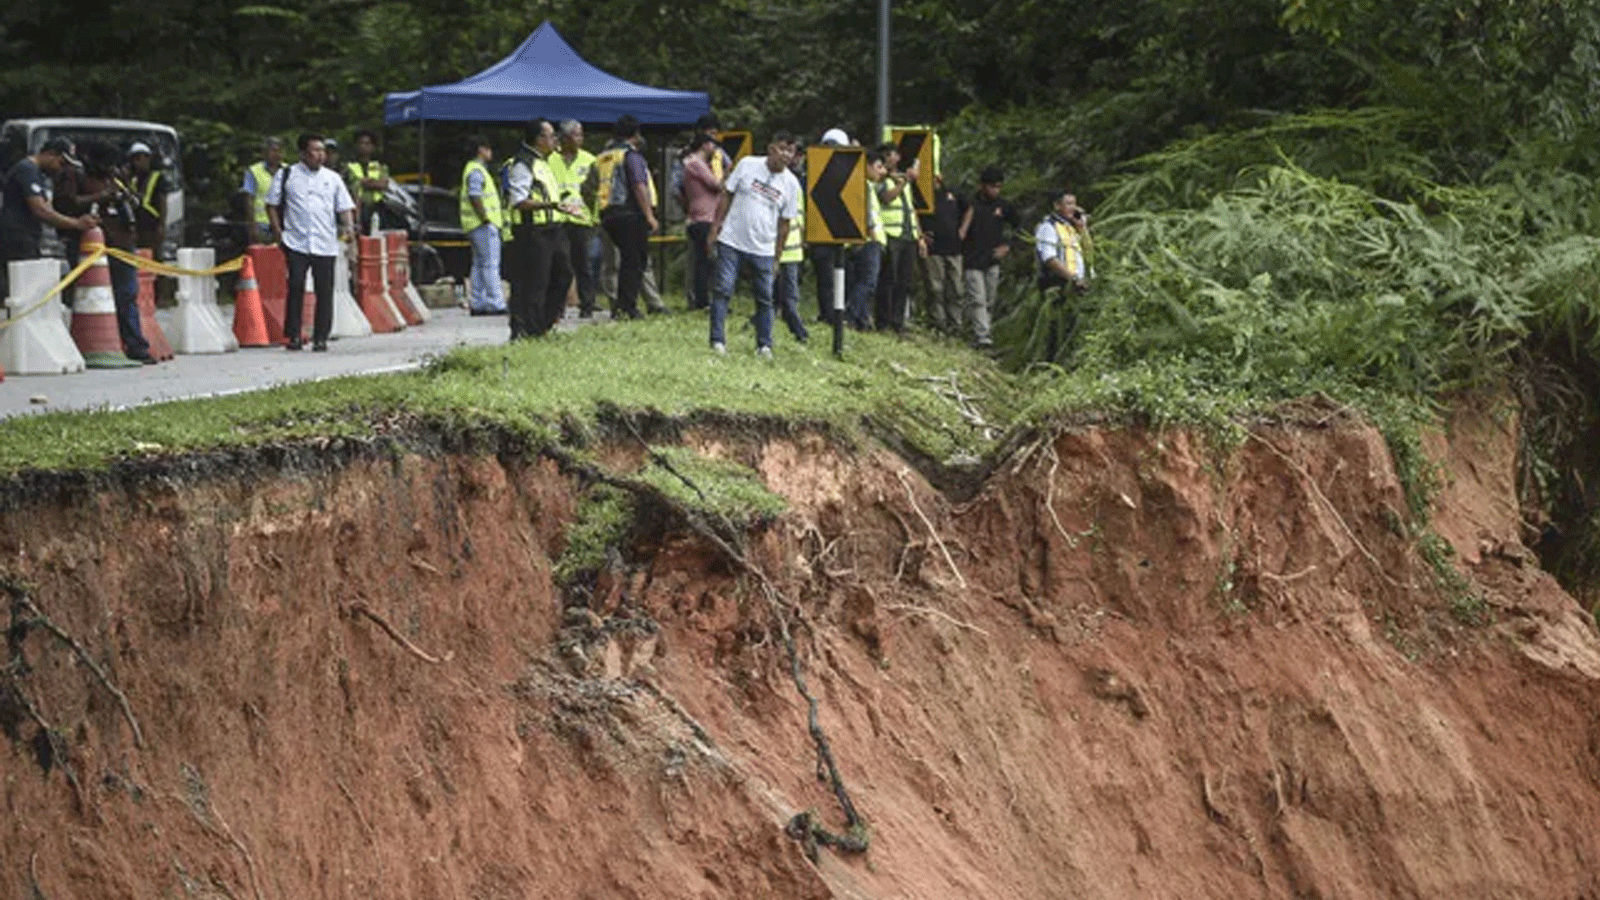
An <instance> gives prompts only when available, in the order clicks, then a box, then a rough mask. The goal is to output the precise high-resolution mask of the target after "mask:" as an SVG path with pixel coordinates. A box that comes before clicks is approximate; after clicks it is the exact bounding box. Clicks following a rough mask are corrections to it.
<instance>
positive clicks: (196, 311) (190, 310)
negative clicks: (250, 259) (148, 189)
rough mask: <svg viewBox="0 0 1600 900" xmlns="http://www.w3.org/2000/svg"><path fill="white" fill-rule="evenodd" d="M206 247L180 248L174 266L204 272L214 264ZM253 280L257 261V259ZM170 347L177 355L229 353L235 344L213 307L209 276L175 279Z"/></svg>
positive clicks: (213, 256) (214, 299)
mask: <svg viewBox="0 0 1600 900" xmlns="http://www.w3.org/2000/svg"><path fill="white" fill-rule="evenodd" d="M215 260H216V254H215V253H214V252H213V251H212V250H211V248H210V247H182V248H179V250H178V267H179V268H182V269H189V270H191V271H206V270H209V269H211V268H212V267H213V266H214V265H215ZM256 262H257V270H258V274H257V277H258V278H259V277H260V274H259V267H260V261H259V260H257V261H256ZM172 346H173V349H175V350H177V351H178V352H179V353H231V352H233V351H235V350H238V349H239V341H238V339H237V338H235V337H234V336H233V332H232V331H231V330H229V328H228V325H227V323H226V321H225V320H224V319H223V317H222V310H221V309H219V308H217V280H216V278H215V277H214V276H211V275H180V276H178V315H177V318H176V320H175V321H174V324H173V328H172Z"/></svg>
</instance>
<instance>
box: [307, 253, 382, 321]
mask: <svg viewBox="0 0 1600 900" xmlns="http://www.w3.org/2000/svg"><path fill="white" fill-rule="evenodd" d="M307 274H308V276H309V273H307ZM308 287H309V283H308ZM371 333H372V323H371V322H368V321H367V317H366V316H364V315H362V313H361V306H360V304H358V303H356V295H355V294H352V293H350V258H349V257H348V256H346V255H345V254H344V253H342V252H341V253H340V254H339V256H338V259H337V261H335V262H334V264H333V333H332V336H333V337H336V338H354V337H366V336H367V335H369V334H371Z"/></svg>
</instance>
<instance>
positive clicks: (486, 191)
mask: <svg viewBox="0 0 1600 900" xmlns="http://www.w3.org/2000/svg"><path fill="white" fill-rule="evenodd" d="M473 170H477V171H479V172H481V173H483V196H482V197H480V198H479V199H480V200H482V201H483V212H484V216H485V217H484V218H481V219H480V218H478V211H477V210H476V209H474V208H473V206H472V197H471V196H470V195H469V194H468V193H467V180H468V179H469V178H471V177H472V173H473ZM486 222H487V223H488V224H490V225H493V226H494V227H496V228H499V227H500V226H501V225H503V224H505V217H504V216H502V215H501V214H500V186H499V185H498V184H496V183H495V180H494V175H492V174H490V172H489V167H488V166H486V165H484V164H483V160H481V159H478V158H477V157H476V156H474V157H473V158H472V159H469V160H467V164H466V165H464V166H462V167H461V230H462V231H471V230H473V229H474V228H477V227H478V226H479V225H482V224H484V223H486Z"/></svg>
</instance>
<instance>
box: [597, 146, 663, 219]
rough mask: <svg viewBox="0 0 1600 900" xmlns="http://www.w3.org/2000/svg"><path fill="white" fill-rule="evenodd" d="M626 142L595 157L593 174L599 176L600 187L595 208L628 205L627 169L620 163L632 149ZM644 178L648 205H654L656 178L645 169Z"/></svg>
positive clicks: (652, 206) (601, 208)
mask: <svg viewBox="0 0 1600 900" xmlns="http://www.w3.org/2000/svg"><path fill="white" fill-rule="evenodd" d="M632 149H633V148H632V147H629V146H628V145H627V144H622V145H620V146H617V147H610V148H607V149H606V151H605V152H604V153H601V154H600V155H599V156H597V157H595V160H594V169H595V175H597V176H598V177H599V184H600V188H599V191H598V192H597V193H596V195H595V198H594V206H595V209H596V210H603V209H606V208H607V207H612V206H627V205H628V194H629V190H628V169H627V166H624V165H622V160H623V159H624V158H625V157H626V156H627V155H628V151H629V150H632ZM645 179H646V181H647V183H648V184H649V187H650V206H651V208H652V209H653V208H654V207H655V205H656V178H655V176H654V175H652V174H651V173H650V169H649V168H648V167H647V168H646V169H645Z"/></svg>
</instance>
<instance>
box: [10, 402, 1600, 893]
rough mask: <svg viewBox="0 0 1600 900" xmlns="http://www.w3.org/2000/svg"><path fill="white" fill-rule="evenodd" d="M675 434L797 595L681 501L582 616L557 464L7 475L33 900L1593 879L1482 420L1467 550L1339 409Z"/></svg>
mask: <svg viewBox="0 0 1600 900" xmlns="http://www.w3.org/2000/svg"><path fill="white" fill-rule="evenodd" d="M684 440H685V443H686V444H688V445H689V446H691V447H692V448H694V449H695V450H696V451H697V452H700V453H703V454H706V455H711V456H718V457H723V458H727V459H732V460H735V461H737V462H740V463H742V464H744V465H747V466H749V467H751V468H752V469H754V470H756V471H757V472H759V473H760V475H761V478H762V480H763V481H764V482H765V484H766V485H767V486H768V487H769V488H770V489H771V490H773V491H775V492H777V493H779V494H781V495H782V496H784V497H785V498H786V499H787V500H788V503H789V512H787V513H786V514H784V515H783V516H781V517H780V518H779V519H778V520H777V521H776V522H773V523H771V524H769V525H766V526H763V527H759V528H755V529H752V530H751V531H750V532H749V533H747V534H746V535H745V536H744V542H743V546H742V550H741V552H742V555H743V556H744V557H745V558H746V559H747V560H748V561H749V562H750V563H751V564H752V565H753V566H755V567H756V569H757V570H759V572H760V573H761V575H760V576H758V575H755V574H752V572H751V571H749V570H746V569H742V568H741V567H740V566H739V565H737V564H735V563H734V562H733V561H731V560H730V558H729V557H728V555H727V554H726V553H725V552H723V551H722V550H720V549H719V548H718V547H717V546H716V545H715V543H714V542H712V541H711V540H708V539H707V537H706V536H704V535H703V534H701V533H698V532H696V531H695V530H693V529H691V528H689V527H687V526H686V525H685V523H684V522H682V521H679V520H674V519H673V518H672V517H671V516H668V515H661V516H656V517H654V518H652V520H651V521H649V522H646V523H643V524H641V526H640V527H639V528H637V529H635V531H634V533H633V535H632V537H631V539H630V541H629V542H628V545H627V546H625V547H620V548H618V550H617V552H615V553H613V554H612V555H611V561H610V563H609V564H608V565H607V566H606V567H605V570H604V571H603V572H602V573H601V575H600V577H599V579H598V581H597V582H596V584H595V585H594V590H593V591H592V592H591V593H590V594H588V596H587V597H586V599H585V600H584V604H585V605H582V606H581V607H580V606H579V605H576V604H574V603H573V600H572V598H570V597H564V596H563V595H562V593H561V592H560V591H559V590H558V589H557V588H556V587H555V585H554V582H553V578H552V572H553V568H554V561H555V560H556V559H557V558H558V557H559V556H560V555H561V553H562V552H563V550H564V548H565V544H566V540H567V526H568V524H569V523H570V522H571V521H572V520H573V518H574V515H575V512H576V510H577V509H578V506H579V504H580V503H581V502H582V501H583V497H584V492H585V491H587V490H588V489H589V487H588V485H587V482H586V480H585V479H584V478H583V477H580V475H579V474H577V473H575V472H573V471H571V470H570V469H565V470H564V469H563V468H562V466H560V465H558V464H557V463H556V462H554V461H552V460H551V459H549V458H546V457H542V456H538V455H530V454H524V453H520V452H513V451H506V450H504V449H502V452H498V453H494V452H467V451H463V452H434V453H425V452H410V453H399V454H386V453H380V452H369V451H360V450H357V451H348V450H347V451H345V452H337V451H338V448H332V449H327V450H319V449H318V448H300V449H299V450H297V451H296V452H295V453H294V454H291V455H290V456H289V457H287V458H282V459H280V458H278V457H271V456H269V455H267V454H262V455H260V456H257V457H254V458H252V459H249V460H245V461H243V463H244V465H243V466H242V467H240V468H241V469H242V471H247V472H250V473H253V474H248V475H240V474H231V475H230V474H228V472H227V470H228V469H229V468H231V467H230V466H227V465H222V466H217V465H207V466H196V465H194V464H192V463H186V462H182V461H179V462H166V463H158V464H155V465H154V466H151V465H143V466H141V467H140V468H138V470H137V471H136V472H133V471H130V473H126V477H124V478H121V479H120V480H119V479H118V478H112V479H106V480H98V481H79V482H73V481H70V480H69V481H61V480H57V481H48V482H40V483H41V484H45V485H46V486H45V487H44V488H39V486H38V485H35V489H32V490H29V491H26V492H25V491H23V490H22V489H21V488H20V487H18V488H16V489H15V490H13V492H12V496H11V498H10V500H9V505H8V508H7V509H6V510H5V511H4V513H3V514H0V552H3V555H4V561H3V563H0V567H3V568H4V569H5V570H6V571H7V573H8V574H9V577H10V578H11V582H12V583H11V587H10V592H9V599H10V606H11V608H10V618H9V620H8V624H9V628H10V630H9V632H8V637H9V641H8V647H7V654H6V657H5V665H6V668H5V670H4V676H3V679H0V685H3V686H0V726H3V728H4V731H5V734H6V735H7V738H8V739H7V740H6V741H5V742H4V745H3V746H0V773H3V778H4V808H5V818H4V823H3V825H0V893H3V894H4V896H18V897H25V898H30V900H31V898H33V897H43V898H47V900H92V898H108V900H111V898H116V900H122V898H127V900H134V898H139V900H145V898H204V900H222V898H230V900H301V898H328V900H333V898H339V900H345V898H349V900H358V898H360V900H365V898H374V897H385V898H387V897H393V898H407V900H435V898H437V900H513V898H516V900H520V898H594V900H600V898H641V900H643V898H651V900H654V898H680V897H681V898H723V897H727V898H757V897H759V898H765V897H780V898H791V897H792V898H827V897H840V898H980V897H981V898H1135V897H1137V898H1148V897H1171V898H1196V897H1219V898H1229V900H1246V898H1258V897H1259V898H1268V897H1320V898H1335V897H1349V898H1370V897H1421V898H1426V897H1450V898H1496V900H1503V898H1574V900H1576V898H1600V835H1597V831H1600V829H1596V827H1595V823H1596V822H1600V641H1597V639H1596V636H1595V633H1594V630H1593V627H1592V623H1591V622H1590V621H1589V620H1588V618H1587V616H1586V615H1585V614H1584V612H1583V611H1582V610H1580V609H1579V608H1578V606H1577V605H1576V604H1575V603H1574V602H1573V601H1572V600H1571V599H1570V598H1568V597H1567V596H1566V595H1565V594H1564V593H1563V592H1562V591H1561V590H1560V589H1559V587H1558V586H1557V585H1556V584H1555V583H1554V582H1553V581H1552V580H1551V579H1550V578H1549V577H1548V576H1547V575H1545V574H1544V573H1543V572H1542V571H1541V570H1540V569H1539V568H1538V567H1537V562H1536V560H1535V559H1534V558H1533V557H1532V556H1531V554H1529V553H1528V552H1527V551H1526V550H1525V549H1523V547H1522V544H1521V543H1520V540H1519V519H1518V510H1517V504H1516V501H1515V496H1514V491H1513V486H1512V480H1513V478H1512V471H1513V463H1514V460H1513V449H1514V448H1513V441H1512V436H1511V431H1510V426H1509V425H1507V424H1505V423H1503V422H1497V420H1496V419H1495V417H1493V416H1470V417H1464V418H1463V419H1461V420H1460V421H1458V422H1457V423H1455V425H1454V426H1453V427H1452V429H1451V431H1450V433H1449V434H1446V435H1442V436H1440V438H1439V439H1438V440H1436V441H1435V442H1433V450H1434V452H1435V455H1436V457H1437V458H1438V460H1439V461H1440V462H1441V464H1442V465H1443V471H1444V473H1445V476H1446V483H1445V487H1444V490H1443V491H1442V493H1441V495H1440V498H1439V500H1438V501H1437V504H1436V505H1437V509H1436V512H1435V515H1434V528H1435V529H1436V531H1437V533H1438V534H1439V535H1442V536H1443V538H1444V539H1445V540H1447V541H1448V543H1449V545H1451V547H1452V548H1453V550H1454V553H1453V554H1450V555H1449V557H1448V559H1446V560H1445V565H1444V566H1443V567H1442V568H1441V567H1436V566H1434V565H1431V564H1430V563H1429V562H1428V561H1427V557H1428V554H1427V553H1424V552H1423V551H1422V550H1421V549H1420V548H1421V547H1422V544H1423V541H1422V540H1419V536H1418V535H1416V534H1413V533H1412V531H1411V529H1410V528H1409V526H1408V525H1407V515H1406V513H1405V510H1406V498H1405V496H1404V492H1403V491H1402V489H1401V486H1400V484H1399V482H1398V480H1397V479H1396V476H1395V473H1394V468H1393V465H1392V463H1391V461H1390V458H1389V455H1388V452H1387V450H1386V448H1385V445H1384V443H1383V441H1382V440H1381V438H1380V437H1379V436H1378V435H1377V434H1376V433H1375V432H1373V431H1372V430H1371V429H1369V428H1366V427H1363V426H1360V425H1358V424H1355V423H1350V422H1345V421H1342V420H1339V419H1337V418H1334V419H1333V420H1331V421H1323V422H1321V423H1320V424H1302V425H1297V426H1294V427H1287V426H1274V427H1267V426H1263V427H1259V428H1257V429H1256V431H1255V436H1253V437H1251V438H1250V439H1247V440H1246V441H1245V442H1244V443H1243V445H1242V446H1240V447H1238V448H1236V449H1233V450H1230V451H1228V452H1226V453H1217V452H1214V451H1210V450H1207V449H1205V448H1204V447H1202V446H1200V445H1199V444H1198V443H1197V442H1195V441H1194V440H1193V439H1191V438H1190V437H1189V436H1187V435H1184V434H1181V433H1166V434H1154V433H1146V432H1141V431H1137V430H1126V429H1098V428H1085V429H1082V430H1068V431H1065V432H1062V433H1060V434H1058V435H1054V436H1050V437H1047V438H1041V439H1039V440H1037V441H1035V442H1033V443H1031V444H1028V445H1027V446H1024V447H1021V448H1019V449H1018V450H1016V452H1014V453H1013V454H1011V455H1010V456H1009V457H1008V458H1007V459H1006V460H1004V461H1003V462H1002V464H1001V465H1000V466H999V467H998V468H997V469H996V470H995V471H994V473H993V474H992V475H991V476H990V477H989V478H988V480H987V481H986V483H985V484H984V486H983V488H982V490H981V491H980V492H979V493H978V495H977V496H976V497H975V498H972V499H970V500H966V501H963V502H960V503H957V502H953V501H951V500H950V499H948V498H946V497H945V496H943V495H941V494H940V493H938V492H937V491H935V490H933V489H932V488H930V487H929V486H928V483H927V482H926V481H925V480H923V479H922V478H921V477H920V476H918V475H917V474H916V473H915V472H913V471H911V470H910V469H908V468H907V466H906V465H905V464H904V463H903V462H901V461H900V460H899V459H898V458H896V457H894V456H893V455H891V454H889V453H887V452H884V451H876V450H871V449H864V448H859V447H857V448H854V449H852V450H848V451H847V450H842V449H840V448H839V447H837V446H836V445H835V444H833V443H831V442H830V441H829V440H828V439H826V438H824V437H821V436H812V435H805V434H800V435H794V434H789V435H786V436H782V437H753V436H750V435H748V434H743V433H738V432H731V431H717V430H711V429H704V430H698V431H691V432H689V433H688V434H686V435H685V438H684ZM605 456H606V458H607V460H608V463H609V464H610V465H612V466H614V467H616V468H617V469H618V470H626V469H627V468H629V467H635V466H642V465H646V464H647V462H646V457H645V455H644V454H642V453H640V452H637V451H636V450H633V449H631V448H629V447H627V446H625V445H618V446H617V447H614V448H611V450H610V451H609V452H608V453H606V454H605ZM269 463H277V464H281V468H280V470H279V473H278V474H275V475H266V474H262V472H263V470H265V469H270V466H269V465H268V464H269ZM1438 549H1439V548H1434V552H1433V556H1434V557H1438V556H1439V555H1440V554H1439V553H1438V552H1437V550H1438ZM1452 572H1453V573H1456V574H1455V576H1454V577H1451V576H1450V573H1452ZM763 577H764V578H765V579H768V581H767V582H766V583H767V584H770V586H771V588H772V590H771V591H768V590H766V589H765V588H764V587H763ZM780 616H781V617H782V618H783V621H784V623H785V624H786V625H787V626H788V628H787V630H788V631H789V632H790V633H791V635H792V638H793V643H794V647H795V650H796V653H797V656H798V659H799V662H800V671H801V674H802V677H803V679H804V682H805V683H806V684H807V685H808V686H809V689H810V691H811V692H812V694H813V695H814V696H815V697H816V699H817V702H818V724H819V725H820V726H821V730H822V732H823V733H824V734H825V736H826V738H827V740H828V742H829V745H830V746H831V749H832V753H833V756H834V758H835V759H836V760H837V762H838V766H839V771H840V774H841V777H842V779H843V783H844V785H845V786H846V787H847V789H848V792H849V797H850V798H851V800H853V802H854V804H855V807H856V808H857V809H858V810H859V811H860V813H861V815H862V817H863V819H864V820H865V825H866V829H865V836H866V838H867V839H868V841H869V842H870V847H869V849H868V850H867V852H865V853H864V854H853V853H846V852H841V851H839V850H837V849H835V848H830V847H827V846H823V847H820V848H816V861H815V862H813V861H811V860H810V859H808V856H807V852H806V850H807V848H806V847H805V846H803V844H802V842H800V841H797V840H795V839H793V838H792V837H791V836H789V835H787V834H786V833H785V826H786V824H788V823H789V822H790V821H791V819H792V818H793V817H794V816H795V815H796V814H797V813H802V812H807V811H809V812H811V813H813V814H814V816H815V818H816V820H817V821H819V822H820V823H822V824H823V825H825V826H826V827H827V828H829V829H831V830H832V831H834V832H836V833H837V832H843V831H844V830H845V829H844V825H845V823H844V822H843V820H842V818H841V811H840V806H839V804H838V803H837V802H836V798H835V795H834V794H833V793H832V792H831V791H830V786H829V784H827V783H826V782H825V781H821V780H819V778H818V773H819V766H818V760H817V754H816V750H815V746H814V744H813V741H812V737H811V736H810V735H809V734H808V731H807V706H806V703H805V701H804V700H803V699H802V696H801V694H800V693H799V692H798V691H797V689H796V684H795V681H794V678H793V674H794V673H793V672H792V670H791V668H790V660H789V657H788V654H787V649H786V647H785V642H784V639H783V634H784V631H785V629H783V628H780V627H779V617H780ZM136 727H137V731H136V730H135V728H136Z"/></svg>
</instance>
